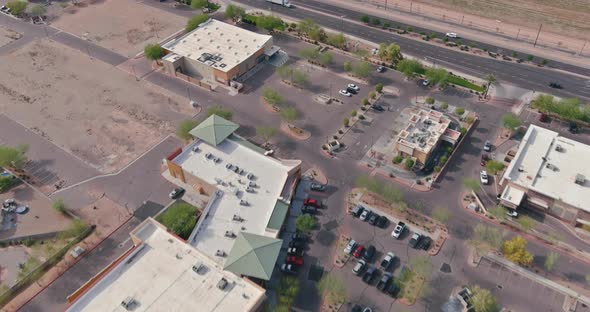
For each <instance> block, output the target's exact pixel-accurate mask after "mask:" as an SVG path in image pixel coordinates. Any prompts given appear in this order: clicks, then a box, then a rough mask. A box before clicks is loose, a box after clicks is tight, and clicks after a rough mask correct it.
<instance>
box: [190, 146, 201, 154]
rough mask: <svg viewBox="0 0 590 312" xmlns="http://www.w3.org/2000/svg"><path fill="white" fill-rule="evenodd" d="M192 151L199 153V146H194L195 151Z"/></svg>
mask: <svg viewBox="0 0 590 312" xmlns="http://www.w3.org/2000/svg"><path fill="white" fill-rule="evenodd" d="M192 150H193V152H195V153H197V152H198V151H200V149H199V147H198V146H193V149H192Z"/></svg>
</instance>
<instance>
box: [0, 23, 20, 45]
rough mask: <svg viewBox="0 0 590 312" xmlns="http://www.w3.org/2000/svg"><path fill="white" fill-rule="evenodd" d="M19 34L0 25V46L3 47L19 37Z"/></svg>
mask: <svg viewBox="0 0 590 312" xmlns="http://www.w3.org/2000/svg"><path fill="white" fill-rule="evenodd" d="M20 37H21V35H20V34H19V33H17V32H15V31H12V30H10V29H7V28H4V27H0V47H3V46H5V45H7V44H9V43H11V42H13V41H14V40H16V39H19V38H20Z"/></svg>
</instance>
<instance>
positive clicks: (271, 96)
mask: <svg viewBox="0 0 590 312" xmlns="http://www.w3.org/2000/svg"><path fill="white" fill-rule="evenodd" d="M262 98H263V99H264V101H266V103H268V104H269V105H272V106H281V105H283V103H284V102H285V99H283V97H282V96H281V95H280V94H279V92H277V90H275V89H271V88H266V89H264V90H263V91H262Z"/></svg>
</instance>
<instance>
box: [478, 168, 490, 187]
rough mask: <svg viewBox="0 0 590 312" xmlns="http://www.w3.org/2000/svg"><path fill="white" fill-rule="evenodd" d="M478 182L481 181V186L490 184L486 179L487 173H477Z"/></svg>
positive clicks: (483, 171)
mask: <svg viewBox="0 0 590 312" xmlns="http://www.w3.org/2000/svg"><path fill="white" fill-rule="evenodd" d="M479 180H480V181H481V184H483V185H487V184H488V183H490V179H489V178H488V172H487V171H485V170H482V171H481V172H480V173H479Z"/></svg>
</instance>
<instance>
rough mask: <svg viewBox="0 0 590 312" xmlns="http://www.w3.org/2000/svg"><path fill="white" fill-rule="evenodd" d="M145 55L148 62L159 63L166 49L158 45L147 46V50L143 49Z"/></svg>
mask: <svg viewBox="0 0 590 312" xmlns="http://www.w3.org/2000/svg"><path fill="white" fill-rule="evenodd" d="M143 54H144V55H145V58H147V59H148V60H150V61H157V60H159V59H161V58H162V56H164V49H163V48H162V47H161V46H160V45H159V44H157V43H154V44H147V45H146V46H145V48H143Z"/></svg>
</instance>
